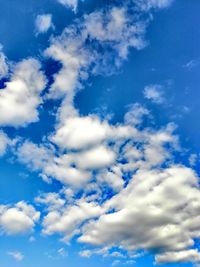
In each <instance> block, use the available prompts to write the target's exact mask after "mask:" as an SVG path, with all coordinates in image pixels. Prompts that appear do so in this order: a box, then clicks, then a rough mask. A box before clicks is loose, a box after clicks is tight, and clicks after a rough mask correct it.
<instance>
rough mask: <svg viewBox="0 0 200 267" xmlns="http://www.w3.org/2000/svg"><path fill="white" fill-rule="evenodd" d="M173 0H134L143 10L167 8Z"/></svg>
mask: <svg viewBox="0 0 200 267" xmlns="http://www.w3.org/2000/svg"><path fill="white" fill-rule="evenodd" d="M173 1H174V0H133V2H134V3H135V4H136V5H137V6H138V7H139V8H140V9H141V10H143V11H149V10H151V9H163V8H167V7H169V6H170V5H171V4H172V3H173Z"/></svg>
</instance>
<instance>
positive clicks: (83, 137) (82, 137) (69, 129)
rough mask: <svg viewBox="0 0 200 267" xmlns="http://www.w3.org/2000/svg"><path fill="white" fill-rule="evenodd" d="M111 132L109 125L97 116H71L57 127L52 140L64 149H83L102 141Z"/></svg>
mask: <svg viewBox="0 0 200 267" xmlns="http://www.w3.org/2000/svg"><path fill="white" fill-rule="evenodd" d="M109 132H110V127H109V125H108V124H107V123H106V122H101V121H100V120H99V119H98V118H97V117H94V116H93V117H92V116H87V117H71V118H68V119H66V121H65V122H64V124H63V125H62V126H61V127H59V128H58V129H57V131H56V134H55V135H54V136H52V138H51V140H52V141H53V142H54V143H56V144H57V145H59V146H60V147H61V148H63V149H64V148H68V149H82V148H86V147H88V146H91V145H96V144H98V143H101V142H102V141H104V140H105V139H106V138H107V136H108V135H109Z"/></svg>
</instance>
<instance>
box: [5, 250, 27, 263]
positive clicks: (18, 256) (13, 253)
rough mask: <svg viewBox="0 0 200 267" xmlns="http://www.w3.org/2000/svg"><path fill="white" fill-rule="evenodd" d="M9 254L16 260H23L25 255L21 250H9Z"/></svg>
mask: <svg viewBox="0 0 200 267" xmlns="http://www.w3.org/2000/svg"><path fill="white" fill-rule="evenodd" d="M8 255H9V256H11V257H12V258H13V259H15V260H16V261H22V260H23V259H24V255H23V254H22V253H21V252H20V251H9V252H8Z"/></svg>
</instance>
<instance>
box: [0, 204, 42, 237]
mask: <svg viewBox="0 0 200 267" xmlns="http://www.w3.org/2000/svg"><path fill="white" fill-rule="evenodd" d="M39 218H40V212H37V211H36V210H35V208H34V207H33V206H31V205H28V204H26V203H25V202H24V201H21V202H18V203H17V204H15V205H14V207H11V206H6V205H0V228H1V230H2V231H3V232H5V233H6V234H8V235H16V234H23V233H26V232H28V231H31V230H32V229H33V227H34V226H35V223H36V222H37V221H38V220H39Z"/></svg>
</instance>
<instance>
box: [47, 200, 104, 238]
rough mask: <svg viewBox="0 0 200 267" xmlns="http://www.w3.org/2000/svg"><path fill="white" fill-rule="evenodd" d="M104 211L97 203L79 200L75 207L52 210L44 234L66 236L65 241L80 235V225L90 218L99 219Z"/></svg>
mask: <svg viewBox="0 0 200 267" xmlns="http://www.w3.org/2000/svg"><path fill="white" fill-rule="evenodd" d="M101 213H102V209H101V208H100V207H99V206H98V205H97V204H95V203H89V202H86V201H85V200H84V199H83V200H79V201H77V202H76V203H75V205H72V206H70V205H68V206H66V207H64V208H62V209H60V210H51V211H50V212H49V213H48V214H47V215H46V217H45V218H44V221H43V227H44V230H43V232H44V234H47V235H51V234H53V233H58V234H62V235H64V238H63V241H65V242H68V241H69V239H70V238H71V237H72V236H73V235H75V234H78V233H79V230H78V229H79V227H80V225H81V224H82V223H83V222H84V221H85V220H88V219H90V218H95V217H98V216H99V215H100V214H101Z"/></svg>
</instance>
